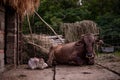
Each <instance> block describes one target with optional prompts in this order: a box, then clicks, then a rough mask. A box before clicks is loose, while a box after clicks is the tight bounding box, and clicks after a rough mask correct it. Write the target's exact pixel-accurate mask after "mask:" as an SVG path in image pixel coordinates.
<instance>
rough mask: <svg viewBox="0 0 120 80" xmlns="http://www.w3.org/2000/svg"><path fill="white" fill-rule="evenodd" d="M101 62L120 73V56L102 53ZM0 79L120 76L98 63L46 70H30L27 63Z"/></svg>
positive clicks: (116, 79)
mask: <svg viewBox="0 0 120 80" xmlns="http://www.w3.org/2000/svg"><path fill="white" fill-rule="evenodd" d="M96 62H97V63H100V64H102V65H104V66H106V67H108V68H110V69H112V70H114V71H116V72H118V73H120V58H119V57H115V56H114V55H111V54H105V55H103V54H102V55H100V56H98V57H97V59H96ZM0 80H120V76H118V75H117V74H115V73H113V72H111V71H108V70H106V69H104V68H102V67H100V66H98V65H96V64H95V65H93V66H69V65H57V66H56V68H55V72H54V70H53V68H47V69H44V70H30V69H28V66H27V65H21V66H19V67H18V68H17V69H12V70H9V71H5V72H4V73H1V74H0Z"/></svg>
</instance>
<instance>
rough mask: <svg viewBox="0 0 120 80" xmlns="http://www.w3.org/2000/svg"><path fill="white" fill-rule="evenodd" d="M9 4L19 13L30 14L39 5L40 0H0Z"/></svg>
mask: <svg viewBox="0 0 120 80" xmlns="http://www.w3.org/2000/svg"><path fill="white" fill-rule="evenodd" d="M0 2H2V3H4V5H9V6H11V7H12V8H13V9H15V10H16V12H17V13H18V14H20V15H26V13H27V14H32V13H33V12H34V11H35V9H37V8H38V7H39V3H40V0H0Z"/></svg>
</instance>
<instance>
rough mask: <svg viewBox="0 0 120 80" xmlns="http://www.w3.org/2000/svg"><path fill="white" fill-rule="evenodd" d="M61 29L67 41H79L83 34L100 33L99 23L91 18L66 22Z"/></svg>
mask: <svg viewBox="0 0 120 80" xmlns="http://www.w3.org/2000/svg"><path fill="white" fill-rule="evenodd" d="M61 30H62V32H63V35H64V37H65V39H66V42H73V41H77V40H79V39H80V38H81V35H82V34H86V33H99V29H98V27H97V24H96V23H95V22H93V21H90V20H83V21H81V22H76V23H64V24H62V25H61Z"/></svg>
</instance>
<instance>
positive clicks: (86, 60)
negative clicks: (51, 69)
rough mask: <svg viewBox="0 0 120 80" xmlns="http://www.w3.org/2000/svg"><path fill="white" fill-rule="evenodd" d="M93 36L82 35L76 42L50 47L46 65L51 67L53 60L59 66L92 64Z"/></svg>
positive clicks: (93, 53) (93, 54) (93, 55)
mask: <svg viewBox="0 0 120 80" xmlns="http://www.w3.org/2000/svg"><path fill="white" fill-rule="evenodd" d="M95 41H96V39H95V36H94V35H93V34H91V33H90V34H85V35H82V37H81V39H80V40H79V41H77V42H72V43H68V44H62V45H58V46H52V47H51V48H50V52H49V58H48V61H47V63H48V65H49V66H52V63H53V60H55V61H56V62H57V63H60V64H71V63H72V64H75V65H82V64H94V57H95V51H94V44H95Z"/></svg>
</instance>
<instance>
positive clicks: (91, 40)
mask: <svg viewBox="0 0 120 80" xmlns="http://www.w3.org/2000/svg"><path fill="white" fill-rule="evenodd" d="M81 39H82V41H83V42H84V44H85V49H86V58H87V60H88V64H94V57H95V50H94V44H96V43H98V42H99V40H98V39H97V37H96V35H95V34H92V33H88V34H84V35H82V38H81Z"/></svg>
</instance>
